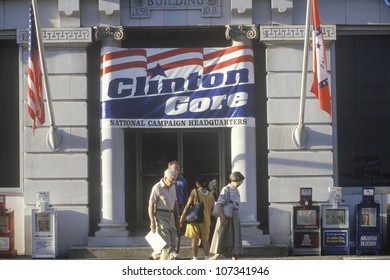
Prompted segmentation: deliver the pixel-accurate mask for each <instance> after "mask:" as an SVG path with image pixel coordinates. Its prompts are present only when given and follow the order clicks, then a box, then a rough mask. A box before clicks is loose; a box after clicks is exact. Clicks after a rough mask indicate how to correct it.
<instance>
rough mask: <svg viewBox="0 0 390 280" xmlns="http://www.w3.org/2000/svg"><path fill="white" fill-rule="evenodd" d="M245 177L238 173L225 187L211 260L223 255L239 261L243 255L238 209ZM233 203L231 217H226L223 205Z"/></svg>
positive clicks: (232, 175) (219, 208)
mask: <svg viewBox="0 0 390 280" xmlns="http://www.w3.org/2000/svg"><path fill="white" fill-rule="evenodd" d="M244 179H245V177H244V176H243V175H242V174H241V173H240V172H238V171H236V172H233V173H232V174H230V176H229V180H230V183H229V184H228V185H227V186H225V187H223V188H222V190H221V193H220V195H219V197H218V201H217V203H216V205H215V207H217V208H218V219H217V224H216V226H215V230H214V236H213V239H212V241H211V246H210V252H211V253H214V256H212V257H211V258H210V259H212V260H216V259H218V257H219V256H220V255H221V254H222V255H224V256H226V257H231V258H232V259H233V260H237V258H238V256H239V255H242V237H241V226H240V217H239V213H238V209H239V207H240V202H241V199H240V192H239V191H238V187H239V186H240V185H241V184H242V182H243V181H244ZM229 202H230V203H233V213H232V216H231V217H226V216H225V215H224V212H223V205H225V204H226V203H229Z"/></svg>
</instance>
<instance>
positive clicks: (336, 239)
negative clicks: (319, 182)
mask: <svg viewBox="0 0 390 280" xmlns="http://www.w3.org/2000/svg"><path fill="white" fill-rule="evenodd" d="M349 241H350V233H349V206H348V205H338V206H337V207H335V206H334V205H324V206H322V254H323V255H348V254H349V245H350V242H349Z"/></svg>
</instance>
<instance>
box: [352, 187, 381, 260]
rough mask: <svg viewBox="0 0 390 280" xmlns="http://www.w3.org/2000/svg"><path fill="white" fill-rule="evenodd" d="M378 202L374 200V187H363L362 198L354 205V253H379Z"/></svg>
mask: <svg viewBox="0 0 390 280" xmlns="http://www.w3.org/2000/svg"><path fill="white" fill-rule="evenodd" d="M379 214H380V204H379V203H378V202H376V201H375V200H374V188H363V200H362V202H361V203H359V204H357V205H356V254H357V255H361V254H362V253H374V254H376V255H378V254H379V251H380V248H381V234H380V224H379V221H380V220H379Z"/></svg>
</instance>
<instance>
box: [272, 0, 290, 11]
mask: <svg viewBox="0 0 390 280" xmlns="http://www.w3.org/2000/svg"><path fill="white" fill-rule="evenodd" d="M271 8H272V10H277V11H278V12H279V13H285V12H286V11H287V10H291V9H292V8H293V2H292V0H272V1H271Z"/></svg>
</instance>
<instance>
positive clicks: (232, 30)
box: [225, 24, 259, 40]
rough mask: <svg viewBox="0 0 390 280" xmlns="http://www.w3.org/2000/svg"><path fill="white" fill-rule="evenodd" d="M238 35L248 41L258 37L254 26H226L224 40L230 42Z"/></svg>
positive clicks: (256, 28)
mask: <svg viewBox="0 0 390 280" xmlns="http://www.w3.org/2000/svg"><path fill="white" fill-rule="evenodd" d="M239 35H245V36H246V37H247V38H248V39H251V40H252V39H257V37H258V36H259V32H258V27H257V25H256V24H250V25H226V31H225V36H226V39H228V40H231V39H234V38H236V37H237V36H239Z"/></svg>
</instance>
